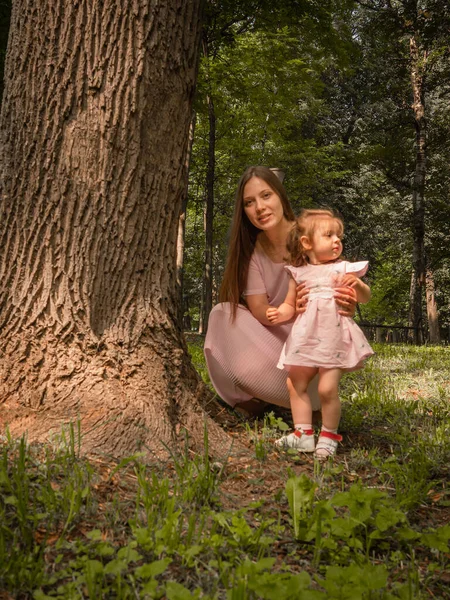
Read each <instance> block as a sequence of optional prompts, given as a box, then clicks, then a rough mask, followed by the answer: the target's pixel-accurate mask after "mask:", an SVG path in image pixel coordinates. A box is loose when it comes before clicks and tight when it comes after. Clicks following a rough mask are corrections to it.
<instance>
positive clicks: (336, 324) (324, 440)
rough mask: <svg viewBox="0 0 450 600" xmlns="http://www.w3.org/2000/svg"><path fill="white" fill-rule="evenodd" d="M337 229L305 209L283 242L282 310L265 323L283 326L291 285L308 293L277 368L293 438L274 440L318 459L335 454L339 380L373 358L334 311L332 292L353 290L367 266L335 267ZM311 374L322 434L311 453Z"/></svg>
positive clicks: (330, 219)
mask: <svg viewBox="0 0 450 600" xmlns="http://www.w3.org/2000/svg"><path fill="white" fill-rule="evenodd" d="M343 234H344V224H343V222H342V220H341V219H340V218H338V217H336V216H335V215H334V214H333V213H332V212H331V211H329V210H314V209H305V210H303V211H302V212H301V214H300V216H299V218H298V219H297V221H296V223H295V226H294V227H293V228H292V229H291V233H290V234H289V238H288V244H287V247H288V250H289V266H286V267H285V268H286V271H287V272H288V273H289V274H290V275H291V279H290V281H289V286H288V292H287V295H286V298H285V299H284V301H283V303H282V304H281V305H280V306H279V307H278V308H275V307H270V308H268V309H267V311H266V316H267V318H268V319H269V321H270V322H271V323H273V324H280V323H284V322H286V321H290V320H291V319H292V318H293V317H294V316H295V312H296V310H295V305H296V295H297V291H296V289H297V286H298V284H299V283H304V284H305V285H306V286H307V287H308V288H309V289H310V294H309V301H308V306H307V308H306V311H305V312H304V313H303V314H301V315H298V316H297V318H296V320H295V322H294V324H293V326H292V329H291V332H290V334H289V336H288V338H287V340H286V343H285V344H284V346H283V349H282V351H281V356H280V359H279V362H278V368H279V369H284V370H285V371H287V372H288V378H287V387H288V389H289V395H290V402H291V411H292V417H293V420H294V431H293V432H292V433H290V434H289V435H287V436H284V437H282V438H281V439H280V440H278V441H277V444H278V445H279V446H285V447H290V448H297V449H298V450H300V451H303V452H314V451H315V454H316V457H317V458H319V459H323V458H326V457H328V456H331V455H333V454H334V453H335V452H336V448H337V444H338V442H339V441H341V439H342V438H341V436H340V435H339V434H338V426H339V420H340V416H341V403H340V400H339V381H340V379H341V377H342V374H343V373H344V372H345V371H353V370H355V369H359V368H361V366H362V365H363V361H364V360H365V359H366V358H367V357H369V356H371V355H372V354H373V351H372V349H371V347H370V346H369V343H368V341H367V340H366V338H365V336H364V334H363V332H362V331H361V329H360V328H359V327H358V326H357V325H356V323H355V322H354V321H353V319H351V318H349V317H343V316H342V315H340V314H339V313H338V311H337V308H336V302H335V299H334V289H335V288H336V287H337V286H338V285H353V286H355V288H356V290H358V289H361V292H362V294H363V295H364V292H365V288H364V287H362V286H363V285H364V284H363V283H362V281H361V280H360V279H358V277H361V276H363V275H364V274H365V273H366V271H367V267H368V263H367V261H362V262H357V263H351V262H348V261H345V260H340V256H341V254H342V241H341V240H342V236H343ZM316 375H318V378H319V380H318V392H319V399H320V403H321V406H322V431H321V432H320V436H319V440H318V442H317V446H316V445H315V440H314V431H313V427H312V406H311V400H310V398H309V395H308V390H307V387H308V385H309V383H310V382H311V381H312V379H313V377H315V376H316Z"/></svg>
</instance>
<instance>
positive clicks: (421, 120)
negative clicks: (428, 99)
mask: <svg viewBox="0 0 450 600" xmlns="http://www.w3.org/2000/svg"><path fill="white" fill-rule="evenodd" d="M410 58H411V87H412V92H413V105H412V109H413V113H414V125H415V129H416V143H415V147H416V166H415V172H414V183H413V192H412V201H413V257H412V262H413V273H412V279H411V296H410V324H411V326H412V327H414V342H415V343H420V341H421V335H420V330H421V328H422V326H423V320H422V295H423V290H424V288H425V246H424V237H425V200H424V193H425V175H426V158H427V155H426V143H427V129H426V120H425V101H424V72H425V69H426V61H427V55H426V53H424V54H423V55H422V56H421V55H420V52H419V48H418V45H417V40H416V38H415V37H414V36H412V37H411V39H410Z"/></svg>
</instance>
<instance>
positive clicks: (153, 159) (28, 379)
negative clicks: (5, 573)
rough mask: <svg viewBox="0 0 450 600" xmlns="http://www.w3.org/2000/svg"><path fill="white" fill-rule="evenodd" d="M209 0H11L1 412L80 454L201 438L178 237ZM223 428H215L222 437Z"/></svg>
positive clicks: (0, 213) (15, 426)
mask: <svg viewBox="0 0 450 600" xmlns="http://www.w3.org/2000/svg"><path fill="white" fill-rule="evenodd" d="M199 31H200V0H191V1H190V2H184V0H168V1H167V2H164V3H160V2H157V1H156V0H135V1H134V2H132V3H130V2H124V1H123V0H103V1H102V2H94V3H92V2H89V1H88V0H79V1H74V0H56V1H55V0H52V1H50V0H40V1H39V2H36V1H35V0H17V1H16V2H15V4H14V8H13V14H12V21H11V34H10V42H9V49H8V56H7V63H6V78H5V97H4V102H3V107H2V114H1V131H2V133H1V136H2V137H1V140H0V141H1V142H2V147H3V152H4V154H3V157H2V162H1V165H0V167H1V175H2V180H3V182H4V189H3V195H2V199H1V205H0V247H1V252H2V255H1V261H0V280H1V282H2V285H1V288H0V348H1V355H0V385H1V389H0V421H1V423H2V424H3V425H4V424H6V423H9V427H10V429H11V431H12V432H13V433H20V432H23V431H27V432H28V436H29V439H36V438H39V439H42V438H47V437H48V436H49V435H51V433H52V432H57V431H59V429H60V428H61V425H62V424H64V423H67V422H68V421H69V420H70V419H77V418H80V419H81V424H82V433H83V444H84V449H85V450H86V451H93V450H97V451H101V452H107V453H112V454H114V455H123V454H124V453H129V452H132V451H134V450H135V449H136V448H137V447H143V448H146V449H148V450H150V451H158V450H159V449H160V448H161V444H160V441H161V440H162V441H164V442H166V443H167V442H168V443H173V442H174V441H175V443H176V435H177V433H178V431H179V427H180V424H182V425H183V426H185V427H186V428H187V430H188V431H189V432H191V434H192V436H193V438H194V439H195V438H198V439H201V435H200V432H201V429H202V427H203V411H202V409H201V408H200V404H201V403H202V402H203V401H204V400H205V399H206V397H207V392H206V391H205V388H204V387H203V386H202V384H200V383H199V379H198V376H197V374H196V372H195V370H194V369H193V367H192V365H191V363H190V361H189V359H188V356H187V352H186V348H185V345H184V342H183V340H182V334H181V332H180V329H179V327H178V325H177V311H176V260H175V259H176V238H177V225H178V215H179V212H180V204H181V198H182V195H183V185H184V179H183V174H184V169H185V158H186V150H187V144H188V132H189V120H190V117H191V114H192V112H191V106H192V96H193V91H194V85H195V76H196V63H197V50H198V45H199V44H198V42H199ZM211 433H212V432H211Z"/></svg>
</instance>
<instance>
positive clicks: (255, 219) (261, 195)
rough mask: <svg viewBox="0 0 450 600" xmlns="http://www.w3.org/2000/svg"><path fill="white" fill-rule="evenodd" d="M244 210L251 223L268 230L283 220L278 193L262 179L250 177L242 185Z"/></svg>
mask: <svg viewBox="0 0 450 600" xmlns="http://www.w3.org/2000/svg"><path fill="white" fill-rule="evenodd" d="M243 203H244V212H245V214H246V215H247V217H248V220H249V221H250V223H252V225H254V226H255V227H257V228H258V229H261V230H262V231H268V230H270V229H273V228H274V227H277V225H279V224H280V223H281V222H283V221H284V220H285V218H284V211H283V205H282V203H281V199H280V197H279V196H278V194H277V193H276V192H275V191H274V190H273V189H272V188H271V187H270V185H269V184H268V183H266V182H265V181H264V179H260V178H259V177H252V178H251V179H249V180H248V181H247V183H246V184H245V186H244V193H243Z"/></svg>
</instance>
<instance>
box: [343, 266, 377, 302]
mask: <svg viewBox="0 0 450 600" xmlns="http://www.w3.org/2000/svg"><path fill="white" fill-rule="evenodd" d="M340 287H350V288H352V289H353V290H355V292H356V301H357V302H361V304H366V302H369V300H370V296H371V291H370V287H369V286H368V285H367V283H364V281H361V279H359V277H356V276H355V275H353V273H346V274H345V275H344V277H343V278H342V281H341V282H340Z"/></svg>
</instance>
